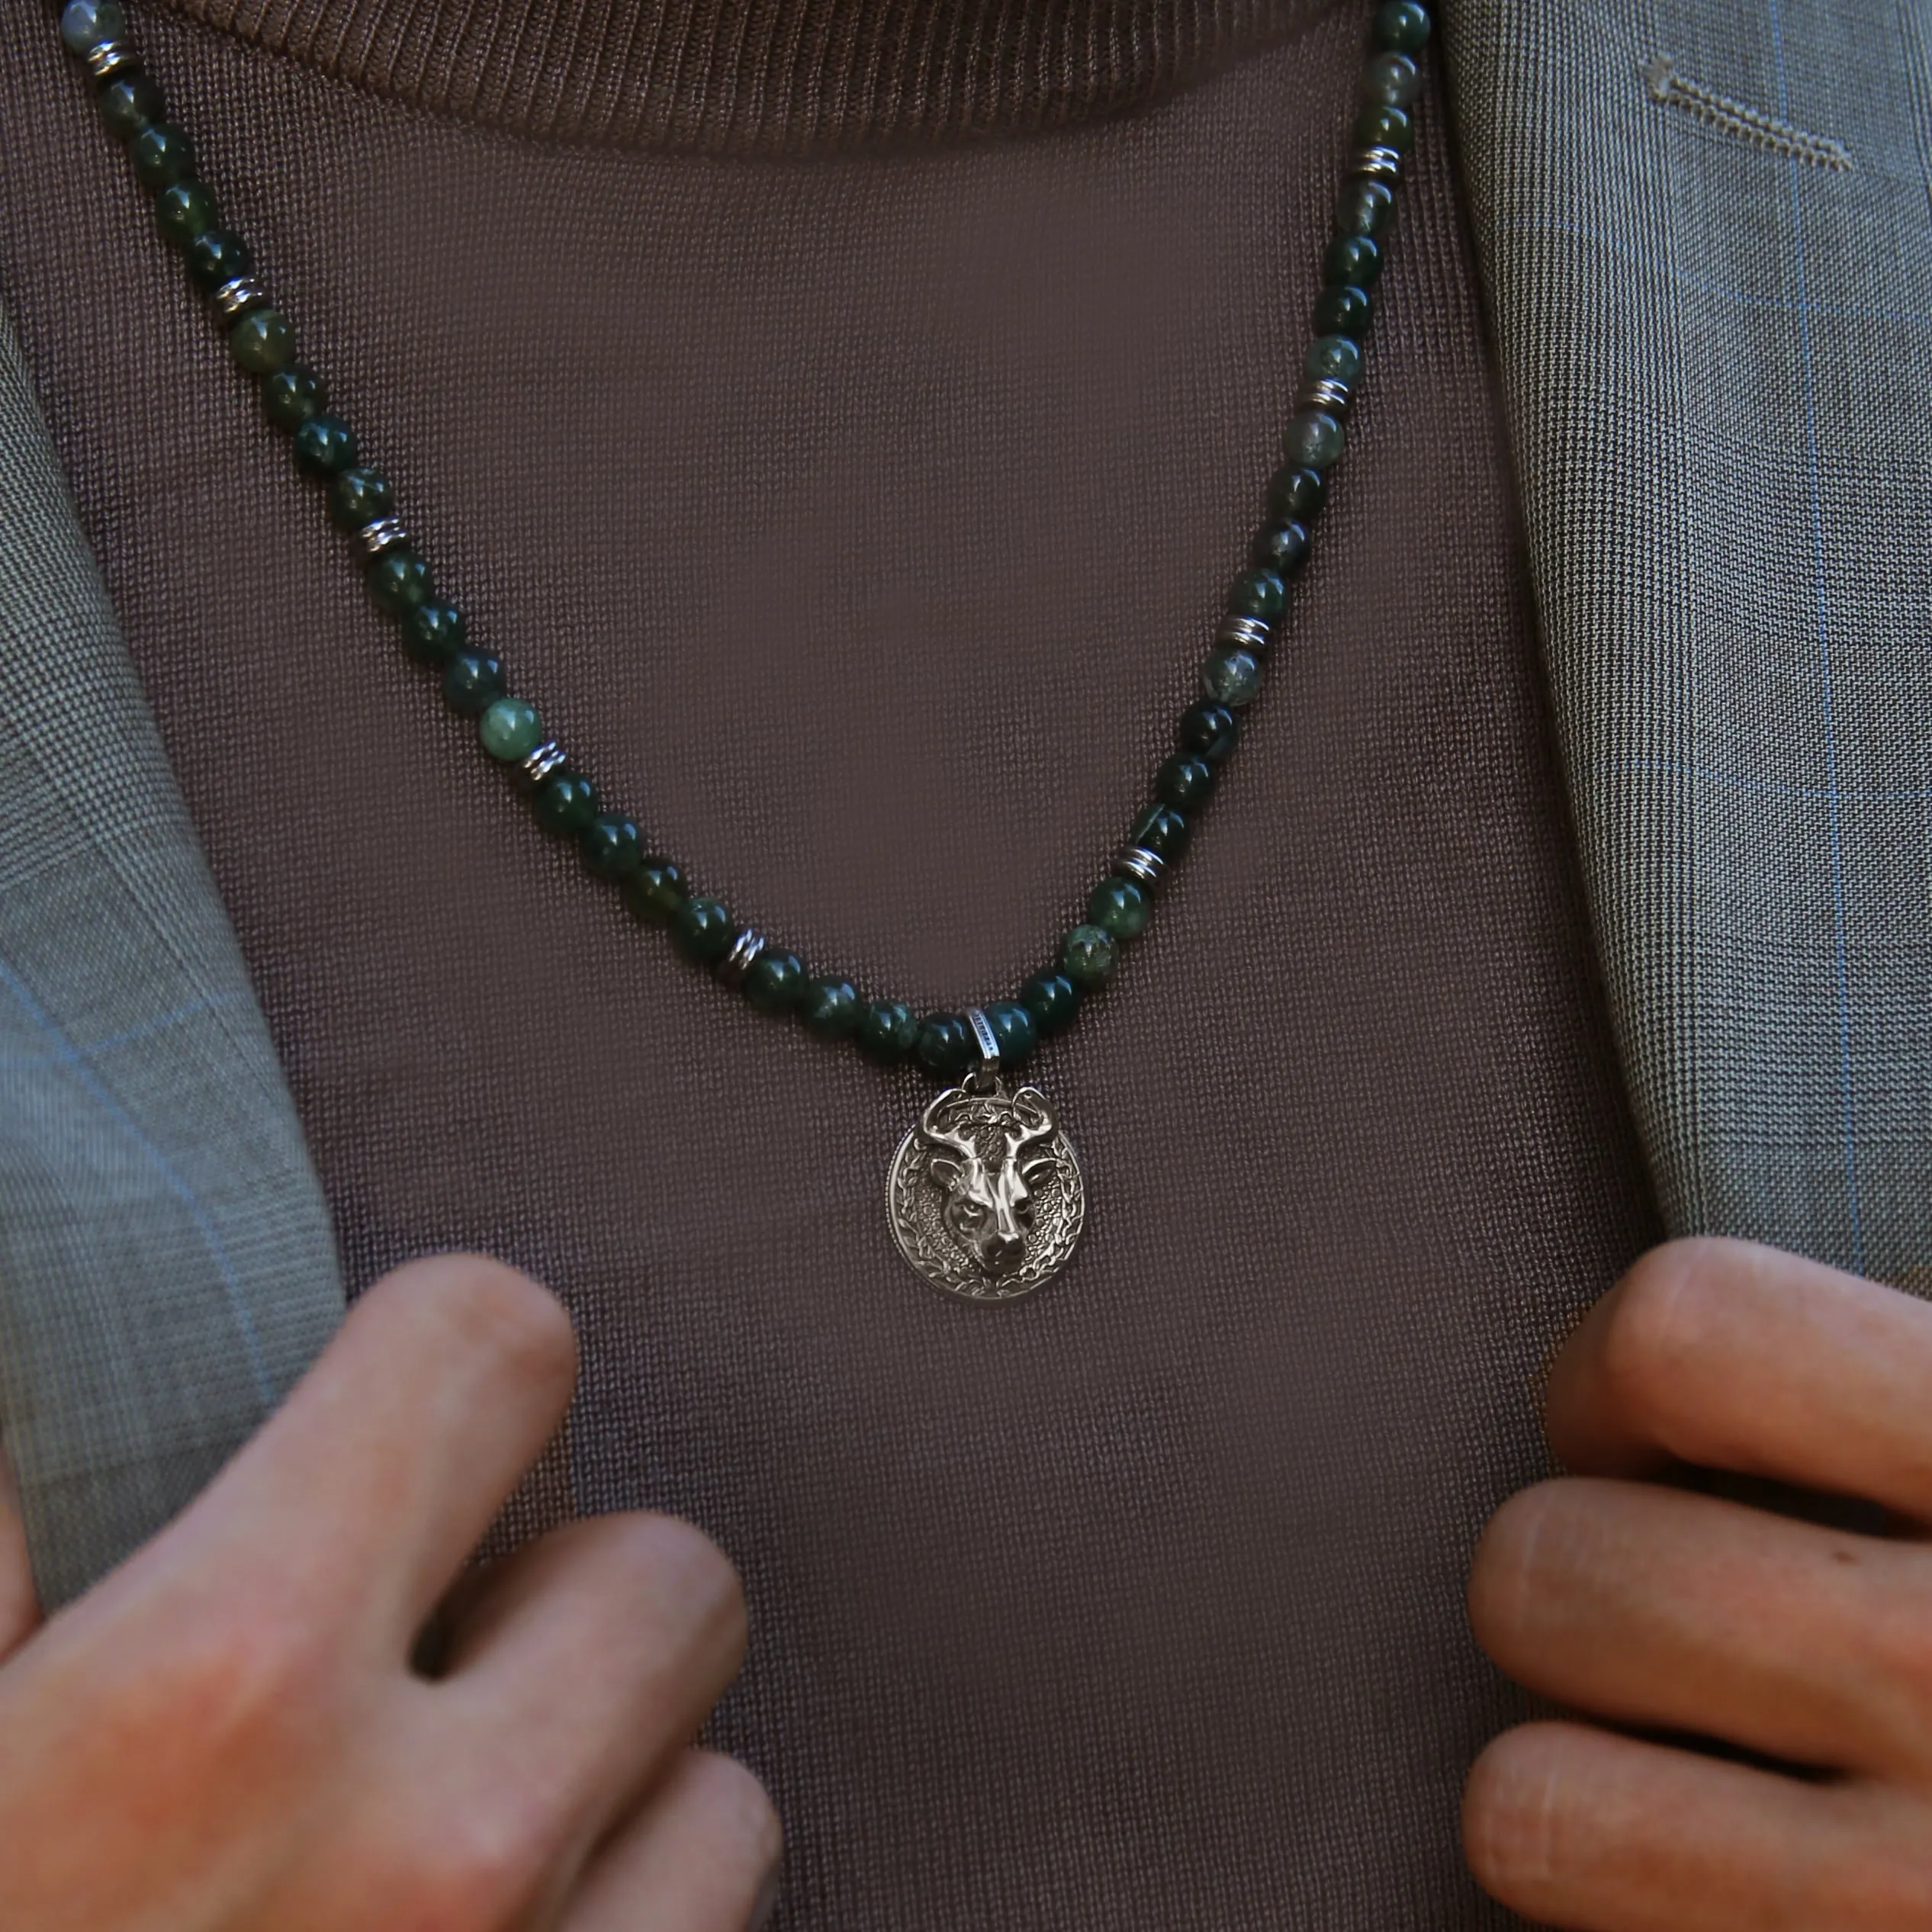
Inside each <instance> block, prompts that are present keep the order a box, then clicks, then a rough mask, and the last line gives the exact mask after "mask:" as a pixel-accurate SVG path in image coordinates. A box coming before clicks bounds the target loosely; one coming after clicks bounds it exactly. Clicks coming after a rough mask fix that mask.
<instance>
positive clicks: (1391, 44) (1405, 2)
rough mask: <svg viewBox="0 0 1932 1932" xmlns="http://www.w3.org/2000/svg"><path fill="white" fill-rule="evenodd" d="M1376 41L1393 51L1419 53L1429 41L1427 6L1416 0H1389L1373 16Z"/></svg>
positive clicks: (1378, 44)
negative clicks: (1417, 2)
mask: <svg viewBox="0 0 1932 1932" xmlns="http://www.w3.org/2000/svg"><path fill="white" fill-rule="evenodd" d="M1375 44H1376V45H1377V47H1386V48H1387V49H1388V50H1389V51H1390V53H1421V52H1422V49H1423V48H1424V47H1427V46H1428V45H1429V10H1428V8H1426V7H1421V6H1418V5H1416V0H1389V4H1388V5H1387V6H1385V7H1384V8H1381V10H1380V11H1378V12H1377V14H1376V16H1375Z"/></svg>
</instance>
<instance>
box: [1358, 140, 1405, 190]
mask: <svg viewBox="0 0 1932 1932" xmlns="http://www.w3.org/2000/svg"><path fill="white" fill-rule="evenodd" d="M1349 173H1350V174H1352V175H1365V176H1366V177H1367V178H1368V179H1369V180H1371V181H1386V182H1396V181H1400V179H1401V178H1402V156H1400V154H1399V153H1397V152H1396V150H1395V149H1394V148H1392V147H1365V148H1361V149H1358V150H1357V151H1356V154H1355V165H1354V166H1352V168H1350V169H1349Z"/></svg>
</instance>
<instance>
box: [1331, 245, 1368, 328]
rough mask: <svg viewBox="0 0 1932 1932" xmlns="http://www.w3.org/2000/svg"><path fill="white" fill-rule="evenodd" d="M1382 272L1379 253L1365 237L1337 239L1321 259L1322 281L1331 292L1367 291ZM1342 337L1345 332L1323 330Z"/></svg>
mask: <svg viewBox="0 0 1932 1932" xmlns="http://www.w3.org/2000/svg"><path fill="white" fill-rule="evenodd" d="M1381 272H1382V251H1381V249H1380V248H1379V247H1378V246H1377V245H1376V243H1374V242H1373V241H1372V240H1371V239H1370V238H1369V237H1368V236H1366V235H1337V236H1336V238H1335V239H1334V240H1333V241H1332V242H1330V243H1329V245H1328V247H1327V248H1326V250H1325V251H1324V252H1323V256H1322V280H1323V281H1324V282H1326V284H1328V286H1329V288H1372V287H1373V286H1374V282H1375V278H1376V277H1377V275H1380V274H1381ZM1323 333H1325V334H1327V335H1335V336H1346V335H1350V334H1352V333H1354V332H1353V331H1352V330H1347V329H1330V330H1324V331H1323Z"/></svg>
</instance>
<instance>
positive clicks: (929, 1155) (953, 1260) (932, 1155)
mask: <svg viewBox="0 0 1932 1932" xmlns="http://www.w3.org/2000/svg"><path fill="white" fill-rule="evenodd" d="M886 1211H887V1213H888V1214H889V1215H890V1217H891V1218H892V1233H893V1236H894V1238H895V1239H896V1240H897V1241H898V1244H899V1252H901V1253H902V1255H905V1258H906V1259H907V1260H908V1261H909V1262H911V1264H912V1265H913V1266H914V1267H915V1268H917V1269H918V1271H919V1272H920V1273H921V1275H924V1277H925V1278H926V1279H927V1281H930V1282H931V1284H933V1286H934V1287H936V1288H942V1289H943V1290H944V1291H946V1293H947V1294H955V1295H958V1296H959V1297H960V1298H961V1299H962V1300H966V1301H1017V1300H1018V1299H1019V1298H1020V1297H1021V1295H1023V1294H1031V1293H1032V1292H1033V1291H1034V1289H1035V1288H1037V1287H1039V1286H1040V1284H1042V1283H1043V1282H1045V1281H1051V1280H1052V1279H1053V1277H1054V1276H1055V1275H1057V1274H1059V1271H1060V1270H1061V1269H1062V1268H1064V1267H1066V1264H1067V1262H1068V1260H1069V1258H1070V1257H1071V1256H1072V1253H1073V1249H1074V1246H1075V1243H1076V1242H1078V1241H1079V1239H1080V1230H1081V1226H1082V1223H1084V1222H1085V1219H1086V1214H1087V1195H1086V1188H1085V1185H1084V1183H1083V1182H1082V1180H1081V1178H1080V1162H1079V1159H1078V1158H1077V1157H1076V1156H1075V1153H1074V1151H1073V1143H1072V1142H1071V1141H1070V1140H1068V1139H1067V1137H1066V1135H1065V1134H1064V1133H1062V1132H1061V1131H1060V1129H1059V1123H1058V1122H1057V1121H1056V1120H1055V1119H1054V1117H1053V1110H1052V1109H1051V1108H1050V1107H1049V1106H1048V1105H1047V1104H1046V1096H1045V1095H1043V1094H1042V1093H1041V1092H1040V1090H1039V1088H1037V1087H1022V1088H1020V1090H1019V1091H1018V1092H1017V1093H1012V1094H1009V1093H1008V1091H1006V1088H1005V1087H1004V1086H1003V1085H1001V1082H999V1080H998V1079H997V1078H996V1077H985V1078H984V1079H982V1080H981V1081H980V1082H977V1083H976V1084H974V1085H967V1086H964V1087H949V1088H947V1090H946V1091H945V1092H943V1094H940V1095H939V1096H938V1097H937V1098H936V1099H934V1101H932V1102H931V1104H930V1105H929V1106H928V1107H927V1109H926V1111H924V1113H923V1114H921V1116H920V1117H919V1124H918V1126H917V1127H914V1128H913V1130H911V1133H908V1135H907V1136H905V1139H904V1140H902V1141H901V1142H900V1143H899V1150H898V1153H897V1154H895V1156H893V1157H892V1173H891V1175H890V1176H889V1178H888V1179H887V1181H886Z"/></svg>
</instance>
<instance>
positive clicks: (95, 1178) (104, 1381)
mask: <svg viewBox="0 0 1932 1932" xmlns="http://www.w3.org/2000/svg"><path fill="white" fill-rule="evenodd" d="M1442 11H1443V13H1444V15H1445V20H1444V27H1445V35H1444V37H1445V42H1446V51H1447V55H1448V63H1449V72H1450V77H1451V98H1452V104H1453V108H1454V111H1455V117H1456V121H1457V123H1458V135H1459V149H1460V154H1461V165H1462V166H1463V168H1464V172H1465V174H1466V176H1467V181H1466V184H1465V185H1466V190H1467V198H1468V202H1469V206H1470V207H1471V212H1472V218H1473V220H1474V226H1475V230H1476V234H1477V246H1478V252H1479V259H1480V265H1481V270H1482V274H1483V276H1484V282H1485V284H1486V290H1487V300H1488V303H1489V306H1490V317H1491V320H1492V323H1493V330H1494V333H1495V336H1496V343H1497V352H1498V356H1499V359H1500V365H1501V368H1502V369H1503V373H1504V380H1505V385H1506V395H1507V402H1508V407H1509V426H1510V434H1511V437H1512V447H1513V451H1514V455H1515V459H1516V465H1517V467H1518V471H1519V477H1520V481H1521V484H1522V493H1523V497H1524V500H1525V506H1526V516H1527V519H1528V527H1529V534H1530V540H1531V547H1532V570H1533V574H1534V577H1535V586H1536V591H1537V595H1538V601H1539V606H1540V610H1541V621H1542V626H1543V632H1544V637H1545V648H1546V651H1547V655H1548V674H1549V677H1550V681H1551V687H1552V690H1553V691H1554V699H1555V707H1556V712H1557V720H1558V727H1559V731H1560V734H1561V741H1562V747H1563V751H1564V758H1565V760H1566V765H1567V777H1568V782H1569V785H1570V791H1571V794H1572V796H1573V799H1574V806H1575V819H1576V823H1577V831H1578V837H1579V838H1580V841H1581V844H1582V848H1583V865H1584V869H1585V873H1586V879H1587V881H1588V884H1589V888H1590V898H1591V903H1592V906H1593V916H1594V919H1595V922H1596V939H1597V943H1598V946H1599V950H1600V953H1601V956H1602V962H1603V966H1604V970H1605V974H1606V979H1607V982H1608V984H1609V992H1610V998H1611V1003H1612V1011H1613V1014H1614V1017H1615V1024H1616V1027H1617V1030H1618V1034H1619V1040H1620V1043H1621V1047H1622V1054H1623V1059H1624V1064H1625V1069H1626V1072H1627V1075H1628V1082H1629V1085H1630V1089H1631V1095H1632V1098H1633V1101H1634V1104H1635V1109H1636V1112H1637V1116H1638V1121H1639V1124H1640V1126H1641V1130H1642V1133H1643V1137H1644V1144H1645V1146H1646V1148H1647V1149H1648V1155H1649V1158H1650V1161H1651V1165H1652V1169H1653V1171H1654V1175H1655V1178H1656V1181H1657V1186H1658V1189H1659V1191H1660V1195H1661V1197H1662V1200H1663V1202H1664V1210H1665V1213H1666V1214H1667V1218H1668V1220H1669V1222H1670V1225H1671V1226H1672V1227H1673V1229H1675V1230H1680V1231H1684V1230H1715V1231H1719V1232H1724V1233H1736V1234H1744V1235H1750V1236H1757V1237H1758V1238H1760V1239H1765V1240H1768V1241H1772V1242H1778V1243H1779V1244H1781V1245H1783V1246H1787V1247H1790V1248H1793V1249H1801V1250H1803V1251H1805V1252H1808V1253H1811V1254H1813V1255H1818V1256H1820V1257H1822V1258H1824V1259H1827V1260H1830V1261H1832V1262H1837V1263H1840V1264H1841V1265H1845V1266H1847V1267H1851V1268H1858V1269H1861V1270H1863V1271H1866V1272H1868V1273H1870V1274H1873V1275H1878V1276H1880V1277H1883V1278H1887V1279H1890V1280H1893V1281H1903V1282H1907V1283H1910V1284H1921V1285H1932V1272H1928V1270H1932V1185H1928V1183H1932V731H1928V729H1927V727H1928V726H1932V602H1929V600H1932V564H1929V562H1928V560H1932V528H1928V526H1929V525H1932V409H1929V408H1928V404H1927V396H1926V386H1927V379H1928V378H1932V201H1929V200H1928V183H1929V182H1932V175H1928V151H1927V150H1928V144H1932V14H1929V13H1928V12H1927V10H1926V8H1924V6H1923V5H1921V4H1919V3H1918V0H1443V6H1442ZM341 1308H342V1289H341V1284H340V1281H339V1276H338V1273H337V1269H336V1260H335V1257H334V1254H333V1249H332V1246H331V1239H330V1226H329V1220H328V1217H327V1214H326V1210H325V1208H324V1207H323V1202H322V1200H321V1198H320V1193H319V1191H318V1190H317V1185H316V1181H315V1178H314V1175H313V1171H312V1170H311V1168H310V1164H309V1162H308V1159H307V1155H306V1153H305V1152H304V1147H303V1143H302V1139H301V1133H300V1130H299V1129H298V1127H297V1124H296V1121H295V1119H294V1114H293V1113H292V1111H291V1107H290V1104H289V1101H288V1094H287V1091H286V1090H285V1088H284V1085H283V1082H282V1079H281V1073H280V1071H279V1069H278V1066H277V1065H276V1062H275V1055H274V1053H273V1052H272V1049H271V1047H270V1045H269V1043H268V1037H267V1034H266V1032H265V1028H264V1026H263V1023H262V1017H261V1014H260V1012H259V1010H258V1008H257V1007H256V1003H255V1000H254V996H253V995H252V992H251V990H250V989H249V982H248V979H247V976H246V972H244V970H243V966H242V963H241V960H240V958H239V955H238V953H237V952H236V947H235V943H234V940H233V935H232V934H231V933H230V930H229V927H228V924H227V919H226V917H225V915H223V911H222V908H221V905H220V902H219V901H218V900H217V897H216V895H215V893H214V888H213V886H212V883H211V880H210V879H209V877H208V875H207V871H206V870H205V868H204V865H203V863H202V860H201V855H200V853H199V852H198V849H197V847H196V844H195V841H194V834H193V832H192V831H191V828H190V827H189V825H188V822H187V820H186V818H185V814H184V812H183V811H182V805H181V801H180V799H179V798H178V795H177V793H176V791H175V786H174V783H173V781H172V778H171V776H170V775H169V770H168V767H167V764H166V760H165V759H164V758H163V757H162V751H161V748H160V746H159V742H158V741H157V739H156V735H155V733H154V730H153V725H152V724H151V722H149V718H148V715H147V713H146V709H145V707H144V706H143V702H142V699H141V696H140V692H139V690H138V689H137V686H136V684H135V682H134V679H133V674H132V673H131V671H130V668H129V665H128V662H127V656H126V654H125V651H124V648H123V646H122V644H121V640H120V638H119V637H118V636H117V633H116V631H115V626H114V616H113V613H112V612H111V610H110V609H108V604H107V601H106V599H105V597H104V594H103V592H102V590H101V583H100V580H99V577H98V574H97V573H96V571H95V567H94V564H93V562H92V559H91V558H90V557H89V556H88V552H87V550H86V547H85V543H84V542H83V541H82V537H81V535H80V532H79V529H78V528H77V526H76V522H75V520H74V516H73V513H72V507H71V506H70V504H69V500H68V497H67V493H66V487H65V484H64V483H63V479H62V477H61V475H60V474H59V468H58V466H57V465H56V462H55V461H54V458H53V453H52V452H51V450H50V448H49V446H48V443H47V436H46V432H45V429H44V427H43V424H42V423H41V421H40V416H39V413H38V411H37V407H36V405H35V403H34V398H33V396H32V394H31V390H30V388H29V386H28V384H27V378H26V375H25V373H24V371H23V369H22V368H21V363H20V359H19V356H18V352H17V351H16V349H15V348H14V345H13V342H12V340H11V336H8V335H7V333H6V332H5V325H4V323H0V1422H4V1426H5V1441H6V1445H7V1448H8V1453H9V1455H11V1458H12V1460H13V1462H14V1467H15V1468H16V1470H17V1471H18V1476H19V1479H20V1482H21V1489H22V1492H23V1500H24V1504H25V1507H26V1511H27V1522H28V1528H29V1532H30V1535H31V1540H32V1543H33V1547H34V1555H35V1560H36V1564H37V1570H38V1574H39V1578H40V1584H41V1587H42V1590H43V1594H44V1596H45V1597H46V1599H47V1602H50V1604H51V1603H54V1602H59V1601H61V1600H63V1599H65V1598H66V1597H68V1596H71V1595H72V1593H75V1592H76V1590H79V1589H81V1588H82V1587H84V1586H85V1584H86V1583H88V1582H89V1581H90V1580H92V1578H93V1577H95V1576H97V1575H98V1574H100V1572H101V1570H103V1569H104V1568H106V1567H108V1566H109V1565H110V1564H112V1563H114V1561H116V1560H117V1558H118V1557H120V1556H121V1555H122V1554H124V1552H125V1551H127V1550H128V1549H129V1548H131V1547H132V1546H133V1545H134V1544H135V1543H136V1542H137V1541H139V1540H140V1538H143V1536H145V1535H147V1534H148V1533H149V1532H150V1531H151V1530H152V1529H153V1528H154V1527H155V1526H156V1525H158V1524H159V1523H160V1522H162V1521H164V1520H165V1519H166V1518H167V1516H169V1514H170V1513H171V1512H172V1511H173V1510H174V1509H176V1508H178V1506H179V1505H180V1504H181V1503H182V1502H183V1501H184V1500H185V1499H186V1498H187V1497H188V1496H190V1495H191V1494H192V1493H193V1492H194V1490H195V1489H196V1487H198V1485H199V1484H201V1482H202V1481H204V1480H205V1478H206V1477H207V1475H208V1474H210V1472H211V1471H213V1470H214V1468H215V1467H217V1466H218V1464H220V1461H221V1460H222V1458H223V1457H225V1456H226V1455H228V1454H230V1452H231V1451H233V1448H234V1447H235V1446H236V1445H237V1444H238V1443H239V1442H242V1441H243V1439H245V1438H246V1436H247V1435H248V1434H249V1432H250V1431H251V1430H252V1429H254V1428H255V1427H256V1425H257V1424H258V1423H259V1421H260V1420H261V1419H262V1416H264V1415H265V1414H266V1413H268V1410H269V1409H270V1408H271V1407H272V1406H273V1404H274V1403H275V1402H276V1401H277V1400H278V1398H279V1397H281V1394H283V1393H284V1391H285V1390H287V1388H288V1386H289V1385H290V1384H291V1381H293V1380H294V1377H297V1375H298V1374H300V1373H301V1370H302V1369H303V1368H304V1365H306V1364H307V1362H308V1361H309V1360H310V1358H312V1356H313V1354H314V1352H316V1350H317V1349H318V1348H319V1347H320V1345H321V1344H322V1342H323V1341H324V1339H326V1336H328V1334H329V1333H330V1330H331V1329H332V1327H333V1325H334V1323H336V1320H338V1319H339V1315H340V1313H341Z"/></svg>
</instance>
